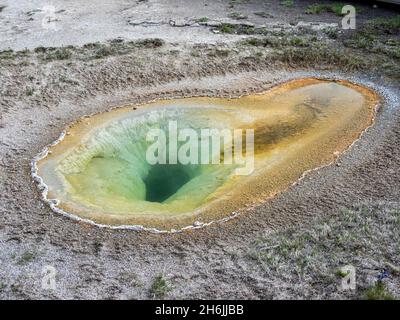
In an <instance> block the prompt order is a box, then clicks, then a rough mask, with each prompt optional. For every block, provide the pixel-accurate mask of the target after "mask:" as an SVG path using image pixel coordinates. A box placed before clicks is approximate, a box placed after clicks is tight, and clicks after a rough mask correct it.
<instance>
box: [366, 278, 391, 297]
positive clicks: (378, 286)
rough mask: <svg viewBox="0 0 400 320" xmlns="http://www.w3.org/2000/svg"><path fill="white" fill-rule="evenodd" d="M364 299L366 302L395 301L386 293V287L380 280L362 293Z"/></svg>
mask: <svg viewBox="0 0 400 320" xmlns="http://www.w3.org/2000/svg"><path fill="white" fill-rule="evenodd" d="M364 298H365V299H367V300H395V297H394V296H393V295H392V294H390V293H389V292H388V290H387V287H386V285H385V284H384V283H383V281H380V280H378V281H376V283H375V284H374V285H373V286H372V287H371V288H369V289H367V290H366V291H365V292H364Z"/></svg>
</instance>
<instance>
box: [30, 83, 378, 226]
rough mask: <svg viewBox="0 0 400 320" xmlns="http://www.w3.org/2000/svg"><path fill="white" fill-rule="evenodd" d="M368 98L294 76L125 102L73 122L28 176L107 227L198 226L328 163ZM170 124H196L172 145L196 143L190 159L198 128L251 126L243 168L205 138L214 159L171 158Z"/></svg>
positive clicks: (353, 129)
mask: <svg viewBox="0 0 400 320" xmlns="http://www.w3.org/2000/svg"><path fill="white" fill-rule="evenodd" d="M377 103H378V97H377V95H376V94H375V93H374V92H372V91H371V90H369V89H367V88H364V87H361V86H358V85H355V84H352V83H349V82H345V81H324V80H317V79H302V80H295V81H291V82H288V83H285V84H283V85H280V86H277V87H275V88H273V89H271V90H269V91H267V92H264V93H261V94H253V95H249V96H245V97H241V98H238V99H222V98H183V99H176V100H160V101H156V102H152V103H148V104H145V105H141V106H139V107H137V109H136V108H132V106H125V107H121V108H117V109H113V110H112V111H110V112H105V113H101V114H97V115H94V116H91V117H85V118H82V119H80V120H79V121H77V122H76V123H74V124H72V125H71V126H70V127H69V128H68V129H67V130H66V134H65V136H64V137H63V139H60V141H58V143H55V144H53V145H52V146H50V147H48V148H46V150H45V151H44V152H43V153H42V154H41V155H39V156H38V158H37V159H36V160H35V161H34V176H35V178H36V180H38V181H40V184H41V186H42V187H44V189H43V197H44V198H45V200H46V201H48V203H49V204H50V205H51V207H52V208H53V209H54V210H56V211H59V212H61V213H65V214H68V215H69V216H71V217H75V218H79V219H84V220H86V221H90V222H94V223H96V224H100V225H108V226H113V227H117V226H118V227H129V226H143V227H144V228H156V229H158V230H171V229H177V230H179V229H182V228H184V227H187V226H193V225H195V226H201V225H204V224H207V223H210V222H212V221H217V220H223V219H225V218H228V217H230V216H231V215H232V214H237V213H238V212H241V211H243V210H246V208H248V207H249V206H254V205H256V204H257V203H259V202H262V201H265V200H266V199H268V198H269V197H271V196H273V195H275V194H277V193H278V192H280V191H282V190H285V189H286V188H288V187H289V186H290V185H291V184H293V183H294V182H295V181H297V180H298V179H299V178H300V177H301V176H302V174H303V173H304V172H306V171H307V170H311V169H313V168H316V167H320V166H322V165H325V164H328V163H330V162H332V161H333V160H334V159H335V158H337V157H338V156H339V155H340V154H341V153H342V152H343V151H344V150H346V149H347V148H348V147H349V146H350V145H351V144H352V142H353V141H354V140H356V139H357V138H358V137H359V136H360V134H361V133H362V132H363V131H364V130H365V129H366V128H367V127H368V126H370V125H371V124H372V122H373V118H374V115H375V109H376V106H377ZM171 123H172V124H174V125H175V126H176V128H175V129H176V130H178V131H179V130H185V129H188V128H189V129H190V130H191V131H190V132H199V135H198V136H195V137H194V138H193V139H194V140H191V141H189V140H188V141H187V142H185V141H181V142H178V143H177V147H178V148H180V147H182V146H186V147H187V149H185V150H186V151H188V150H190V151H196V154H195V156H194V157H195V158H196V157H197V159H200V158H201V156H202V155H201V153H202V150H204V149H201V146H203V145H202V142H201V141H203V140H201V139H202V138H201V135H200V131H201V130H203V129H217V130H221V131H223V130H228V131H229V130H231V131H232V132H233V130H235V129H239V128H240V129H243V130H244V131H243V132H245V130H254V140H253V141H254V147H253V155H254V157H253V158H252V159H253V162H252V164H251V166H252V168H251V170H249V171H248V174H241V175H240V174H237V172H238V171H237V169H238V168H241V167H243V166H246V164H247V162H246V163H241V164H239V163H228V164H226V163H223V161H224V157H226V155H225V154H224V155H222V152H223V151H226V148H233V147H232V146H225V145H223V143H221V146H220V148H217V149H215V150H214V149H212V148H211V147H210V146H207V148H208V149H207V150H208V151H209V152H210V154H211V156H210V159H211V158H212V159H216V160H221V161H220V163H218V164H217V163H212V161H210V162H209V163H207V162H202V161H201V160H199V161H198V163H180V162H178V163H173V162H171V161H170V158H169V155H170V154H171V149H170V148H172V147H173V143H172V141H173V140H172V138H171ZM154 129H155V130H161V131H163V132H166V133H167V134H166V146H167V149H166V150H167V151H166V155H167V158H168V159H167V160H166V163H156V164H154V163H149V161H148V157H147V153H146V152H148V150H149V148H150V147H151V145H152V143H153V142H154V141H149V140H148V139H147V135H148V133H149V130H154ZM246 138H247V136H245V135H243V136H242V141H243V142H245V141H246ZM200 140H201V141H200ZM246 149H247V150H246ZM185 150H183V151H182V155H185V154H187V153H185ZM249 150H250V149H249V147H244V148H243V150H242V152H243V153H244V151H249ZM157 155H158V156H159V155H160V152H158V153H157ZM192 155H193V152H192ZM249 159H250V158H249ZM249 164H250V163H249Z"/></svg>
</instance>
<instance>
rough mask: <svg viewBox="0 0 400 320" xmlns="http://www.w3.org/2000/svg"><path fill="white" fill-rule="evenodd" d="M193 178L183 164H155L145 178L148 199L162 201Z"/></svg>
mask: <svg viewBox="0 0 400 320" xmlns="http://www.w3.org/2000/svg"><path fill="white" fill-rule="evenodd" d="M191 179H192V177H191V176H190V175H189V173H188V172H187V171H186V170H185V166H184V165H182V164H156V165H153V166H151V168H150V171H149V173H148V175H147V176H146V178H145V179H144V180H143V182H144V184H145V186H146V201H149V202H160V203H162V202H164V201H165V200H167V199H168V198H169V197H170V196H172V195H173V194H175V193H176V192H177V191H178V190H179V189H180V188H181V187H182V186H183V185H185V184H186V183H187V182H188V181H190V180H191Z"/></svg>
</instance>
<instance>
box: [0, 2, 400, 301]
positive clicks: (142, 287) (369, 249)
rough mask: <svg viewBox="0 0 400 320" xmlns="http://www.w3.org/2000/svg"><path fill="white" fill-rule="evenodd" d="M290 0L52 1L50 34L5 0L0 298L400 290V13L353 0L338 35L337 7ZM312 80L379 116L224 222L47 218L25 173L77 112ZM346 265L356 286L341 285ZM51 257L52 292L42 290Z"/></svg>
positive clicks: (328, 294) (1, 16)
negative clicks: (162, 226)
mask: <svg viewBox="0 0 400 320" xmlns="http://www.w3.org/2000/svg"><path fill="white" fill-rule="evenodd" d="M294 2H295V4H294V5H293V6H286V5H282V4H281V2H280V1H241V2H237V1H213V2H210V3H208V2H206V1H198V2H197V1H196V2H193V3H196V5H193V6H189V5H188V4H187V1H185V2H184V3H185V4H183V2H182V3H181V2H179V1H168V2H162V3H163V4H161V2H160V1H151V0H149V1H115V2H113V5H110V6H105V5H104V6H103V5H96V4H95V2H89V3H88V6H85V7H84V8H82V7H80V6H79V5H78V2H77V1H76V2H75V1H73V2H68V5H67V3H66V2H64V1H54V2H53V3H55V4H54V6H55V7H56V8H57V11H58V10H65V11H60V12H59V14H60V15H61V18H57V19H58V20H57V21H56V25H57V23H58V31H57V30H52V31H48V29H46V28H45V29H44V31H43V30H42V29H43V26H41V27H39V26H38V25H37V24H38V23H39V22H38V21H37V19H39V18H36V15H37V16H38V17H39V14H40V11H35V12H34V13H32V14H27V13H26V12H29V11H32V10H35V9H37V8H42V7H43V6H45V5H46V3H45V1H29V2H28V1H26V3H25V2H24V1H20V2H19V3H18V5H17V4H16V3H15V4H14V2H11V1H9V2H5V1H2V0H0V8H2V9H0V21H1V27H0V48H1V49H2V51H0V112H1V113H0V252H1V253H0V297H1V298H3V299H5V298H17V299H24V298H31V299H44V298H76V299H82V298H88V299H97V298H111V299H143V298H168V299H178V298H181V299H185V298H190V299H195V298H227V299H233V298H244V299H250V298H255V299H283V298H288V299H299V298H312V299H334V298H340V299H349V298H350V299H359V298H398V297H399V296H400V289H399V288H400V255H399V247H400V233H399V231H400V203H399V198H400V145H399V144H400V142H399V141H400V113H399V108H400V103H399V102H400V94H399V79H400V72H399V70H400V64H399V59H400V53H399V43H400V37H399V22H398V18H397V20H396V17H398V15H397V14H398V13H397V12H395V11H394V10H393V9H387V8H381V7H380V5H379V7H378V8H373V7H372V5H365V4H358V6H359V7H360V8H361V9H362V11H361V12H360V13H359V20H358V21H359V22H360V25H359V26H358V27H357V29H356V30H353V31H351V30H350V31H345V30H341V29H340V27H339V24H340V20H341V17H339V16H337V15H335V14H334V13H332V12H329V11H328V12H321V13H318V14H305V13H304V12H305V10H307V8H308V6H309V5H310V4H313V3H314V1H294ZM96 3H97V2H96ZM319 3H324V4H328V5H329V4H331V3H332V2H330V1H319ZM206 4H207V6H206ZM356 5H357V4H356ZM3 6H4V7H3ZM197 6H198V8H197ZM125 8H128V9H126V10H127V11H129V10H130V12H129V13H128V12H125ZM188 8H190V10H189V9H188ZM235 12H236V13H237V14H232V13H235ZM254 12H257V13H259V14H254ZM262 12H264V13H263V14H261V13H262ZM228 14H230V17H228ZM267 14H269V15H272V16H273V17H270V16H269V15H267ZM240 15H243V16H247V17H248V18H246V19H244V18H243V17H241V16H240ZM30 17H32V20H31V19H30ZM201 18H207V19H202V20H201V21H199V19H201ZM226 19H228V20H226ZM171 20H172V21H173V22H171ZM193 20H194V21H197V22H196V24H197V25H192V24H191V22H190V23H188V21H193ZM206 20H207V21H206ZM243 20H244V21H243ZM178 21H179V22H178ZM246 21H248V22H249V23H247V22H246ZM3 22H4V23H3ZM200 22H201V23H200ZM245 22H246V23H245ZM282 22H283V23H282ZM303 22H304V23H303ZM309 22H313V23H309ZM154 23H156V24H154ZM335 24H336V25H335ZM40 25H41V24H40ZM68 26H70V28H68ZM35 28H37V29H35ZM40 28H42V29H40ZM72 28H77V29H72ZM39 29H40V30H42V31H40V30H39ZM78 29H79V30H80V31H79V32H78ZM71 30H74V32H71ZM47 32H52V33H53V35H50V34H49V33H47ZM371 35H372V36H371ZM150 38H151V39H150ZM25 47H27V48H28V49H24V48H25ZM309 76H313V77H323V78H330V79H338V78H339V79H347V80H350V81H354V82H356V83H359V84H362V85H365V86H368V87H371V88H373V89H375V90H376V91H377V92H378V93H379V94H380V95H381V97H382V101H381V105H380V109H379V112H378V115H377V118H376V121H375V125H374V126H372V127H371V128H370V129H369V130H368V131H367V132H365V134H364V135H363V136H362V138H361V139H360V140H358V141H357V142H356V143H355V144H354V145H353V147H352V148H351V149H350V150H349V151H348V152H346V153H345V154H344V155H342V156H341V157H340V159H339V161H338V162H337V163H335V164H333V165H331V166H328V167H325V168H322V169H320V170H318V171H314V172H312V173H310V174H308V175H307V176H306V177H305V178H304V179H303V180H301V181H300V182H299V183H297V184H296V185H295V186H293V187H292V188H290V190H288V191H287V192H284V193H282V194H280V195H278V196H277V197H276V198H274V199H273V200H270V201H267V202H265V203H263V204H260V205H259V206H257V207H256V208H253V209H251V210H249V211H248V212H247V213H246V214H243V215H241V216H239V217H238V218H236V219H233V220H231V221H229V222H227V223H221V224H215V225H211V226H209V227H206V228H203V229H199V230H193V231H188V232H183V233H177V234H168V235H166V234H152V233H146V232H134V231H129V230H125V231H123V230H110V229H102V228H97V227H93V226H89V225H87V224H84V223H77V222H74V221H72V220H70V219H68V218H66V217H63V216H60V215H58V214H55V213H53V212H52V211H51V210H50V208H48V206H47V205H45V204H44V203H43V202H42V201H41V200H40V195H39V192H38V190H37V187H36V185H35V184H34V183H33V181H32V179H31V175H30V170H31V166H30V165H31V160H32V159H33V158H34V157H35V155H36V154H37V153H38V152H39V151H40V150H41V149H42V148H43V147H44V146H46V145H47V144H49V143H51V142H52V141H54V140H55V139H57V138H58V136H59V134H60V132H61V131H62V130H63V128H64V127H66V126H67V125H68V124H70V123H71V122H73V121H74V120H76V119H78V118H79V117H81V116H84V115H88V114H92V113H97V112H101V111H106V110H109V109H110V108H111V107H115V106H121V105H124V104H127V103H143V102H146V101H150V100H153V99H155V98H163V97H186V96H219V97H236V96H240V95H242V94H248V93H252V92H261V91H263V90H266V89H268V88H270V87H271V86H274V85H276V84H278V83H281V82H284V81H287V80H290V79H295V78H302V77H309ZM345 265H352V266H354V267H355V268H356V274H357V278H356V279H357V288H356V290H347V291H343V290H341V289H340V283H341V280H342V277H343V274H342V273H341V272H340V271H339V269H340V268H341V267H343V266H345ZM46 266H50V267H54V268H55V270H56V272H57V276H56V287H55V290H52V289H48V288H47V287H46V286H43V285H42V284H43V279H44V276H45V274H44V273H43V272H45V270H48V269H45V268H46ZM383 269H385V270H386V271H387V272H388V277H386V278H385V279H384V280H383V289H382V287H379V286H377V285H376V284H375V280H376V279H377V277H378V276H379V275H380V274H381V272H382V270H383Z"/></svg>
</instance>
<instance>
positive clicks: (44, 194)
mask: <svg viewBox="0 0 400 320" xmlns="http://www.w3.org/2000/svg"><path fill="white" fill-rule="evenodd" d="M304 79H316V80H321V81H332V82H341V81H346V82H349V83H351V84H354V85H357V86H362V87H365V88H367V89H370V90H372V91H374V92H375V93H376V94H377V96H378V99H377V103H376V105H375V106H374V110H373V114H372V117H371V123H370V125H369V126H367V127H366V128H365V129H364V130H363V131H361V133H360V134H359V136H358V138H357V139H355V140H354V141H353V142H352V143H351V144H350V145H349V146H348V147H347V148H346V149H345V150H343V152H341V153H340V154H339V155H338V156H337V157H335V159H334V160H333V161H331V162H329V163H327V164H323V165H321V166H319V167H315V168H313V169H309V170H306V171H304V172H303V173H302V174H301V176H300V177H299V178H298V179H297V180H296V181H294V182H293V183H292V184H290V185H289V186H288V187H287V188H285V189H282V190H280V191H279V192H277V193H275V194H274V195H271V196H269V197H266V198H265V199H263V200H262V201H261V202H260V201H259V202H257V203H256V204H253V205H249V206H247V207H246V208H243V209H241V210H238V211H234V212H231V213H230V214H228V215H227V216H226V217H224V218H221V219H217V220H212V221H209V222H200V221H195V222H194V223H193V224H192V225H189V226H185V227H182V228H180V229H170V230H163V229H157V228H151V227H145V226H143V225H115V226H113V225H107V224H101V223H97V222H95V221H93V220H91V219H87V218H81V217H79V216H78V215H76V214H72V213H70V212H67V211H65V210H63V209H61V208H59V207H58V205H59V203H60V202H59V200H57V199H49V198H48V191H49V188H48V186H47V185H46V184H45V183H44V181H43V178H42V177H40V176H39V174H38V166H37V163H38V162H39V161H41V160H43V159H44V158H46V157H47V155H48V154H49V151H50V150H49V149H50V148H51V147H53V146H55V145H57V144H59V143H61V142H62V141H63V140H64V138H65V136H66V135H67V132H68V129H69V128H70V127H72V126H73V125H74V124H75V123H76V122H79V121H81V120H82V119H85V118H89V117H92V116H95V115H96V114H99V112H96V113H92V114H89V115H84V116H81V117H79V118H78V119H77V120H76V121H74V122H73V123H71V124H69V125H68V126H67V127H65V129H64V130H63V131H62V132H61V134H60V136H59V137H58V138H57V139H56V140H55V141H53V142H52V143H50V144H48V145H46V146H45V147H44V148H43V149H42V150H41V151H40V152H39V153H38V154H37V155H36V156H35V157H34V158H33V159H32V161H31V177H32V179H33V181H34V182H35V183H36V185H37V188H38V189H39V191H40V198H41V200H42V201H43V202H44V203H46V204H47V205H48V206H49V207H50V209H51V210H52V211H53V212H56V213H58V214H61V215H63V216H66V217H68V218H70V219H72V220H74V221H77V222H81V223H85V224H88V225H92V226H96V227H99V228H107V229H112V230H133V231H146V232H150V233H157V234H168V233H179V232H184V231H187V230H194V229H200V228H204V227H207V226H209V225H211V224H216V223H224V222H227V221H229V220H232V219H234V218H236V217H238V216H239V215H241V214H243V212H246V211H250V210H252V209H254V208H255V207H258V206H260V205H261V204H262V203H265V202H267V201H268V200H270V199H272V198H274V197H276V196H277V195H279V194H281V193H283V192H286V191H287V190H289V189H290V188H292V187H294V186H295V185H297V184H298V183H299V182H300V181H302V180H303V179H304V178H305V177H306V176H307V175H308V174H310V173H312V172H314V171H318V170H321V169H322V168H325V167H328V166H331V165H332V164H335V163H337V161H338V159H339V158H340V157H341V156H342V155H343V154H345V153H347V152H348V151H349V150H350V149H351V148H352V147H353V146H354V144H355V143H357V142H358V141H359V140H360V139H361V138H362V136H363V135H364V134H365V133H366V132H367V131H368V130H369V129H370V128H371V127H372V126H373V125H374V124H375V119H376V115H377V112H378V110H379V108H380V107H381V106H382V104H383V103H382V100H383V98H382V95H380V94H379V93H380V92H379V91H380V90H379V89H377V88H375V87H374V86H370V85H365V84H360V83H357V82H356V81H353V80H350V79H346V77H336V76H326V77H324V76H312V75H311V76H309V77H306V76H299V77H294V78H291V79H287V80H284V81H279V82H277V83H276V84H274V85H273V86H271V87H270V88H268V89H267V90H264V91H262V92H258V93H249V94H262V93H263V92H265V91H269V90H272V89H273V88H275V87H278V86H281V85H282V84H285V83H289V82H291V81H297V80H304ZM249 94H247V93H246V94H242V95H239V96H232V97H231V98H235V99H239V98H241V97H244V96H247V95H249ZM189 97H190V98H194V97H205V95H201V94H199V95H190V96H188V97H187V98H189ZM179 98H182V97H181V96H179V97H176V96H171V97H167V98H165V97H163V98H156V99H153V100H149V101H146V102H140V103H132V104H124V105H121V106H115V107H112V108H110V109H108V110H107V111H104V112H111V111H112V110H115V109H119V108H123V107H127V106H130V107H136V106H141V105H144V104H149V103H153V102H157V101H160V100H172V99H179ZM104 112H100V113H104Z"/></svg>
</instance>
